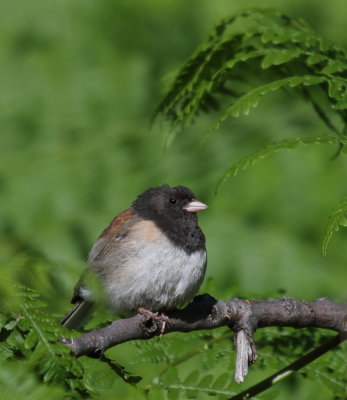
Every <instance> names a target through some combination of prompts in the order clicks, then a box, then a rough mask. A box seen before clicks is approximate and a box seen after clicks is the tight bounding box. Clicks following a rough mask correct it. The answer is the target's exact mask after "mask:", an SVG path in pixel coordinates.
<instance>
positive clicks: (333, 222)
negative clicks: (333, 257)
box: [322, 197, 347, 255]
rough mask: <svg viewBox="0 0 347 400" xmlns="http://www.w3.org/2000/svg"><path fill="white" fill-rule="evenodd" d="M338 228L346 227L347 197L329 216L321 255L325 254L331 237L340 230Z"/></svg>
mask: <svg viewBox="0 0 347 400" xmlns="http://www.w3.org/2000/svg"><path fill="white" fill-rule="evenodd" d="M340 226H347V197H343V198H342V199H341V201H340V203H339V204H338V206H337V207H336V208H335V210H334V211H333V212H332V213H331V214H330V215H329V219H328V225H327V227H326V230H325V235H324V239H323V244H322V253H323V255H326V254H327V248H328V244H329V242H330V240H331V237H332V235H333V233H334V232H337V231H338V230H339V229H340Z"/></svg>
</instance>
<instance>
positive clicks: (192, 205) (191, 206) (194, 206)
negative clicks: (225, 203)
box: [183, 199, 207, 212]
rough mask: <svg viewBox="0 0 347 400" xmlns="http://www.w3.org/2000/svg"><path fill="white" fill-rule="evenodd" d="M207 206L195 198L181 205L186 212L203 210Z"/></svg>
mask: <svg viewBox="0 0 347 400" xmlns="http://www.w3.org/2000/svg"><path fill="white" fill-rule="evenodd" d="M206 208H207V205H206V204H204V203H201V201H198V200H196V199H193V200H192V201H190V202H189V203H188V204H187V205H185V206H184V207H183V210H185V211H187V212H198V211H202V210H205V209H206Z"/></svg>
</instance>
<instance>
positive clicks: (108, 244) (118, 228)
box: [88, 208, 142, 264]
mask: <svg viewBox="0 0 347 400" xmlns="http://www.w3.org/2000/svg"><path fill="white" fill-rule="evenodd" d="M141 221H142V219H141V218H139V217H137V216H136V215H134V212H133V210H132V209H131V208H129V209H127V210H125V211H123V212H122V213H121V214H119V215H118V216H117V217H115V218H114V219H113V220H112V221H111V223H110V225H109V226H108V227H107V228H106V229H105V230H104V231H103V232H102V234H101V235H100V236H99V238H98V240H97V241H96V242H95V244H94V246H93V247H92V249H91V251H90V254H89V258H88V263H89V264H94V263H95V262H96V261H100V260H101V259H102V258H103V257H105V256H107V255H108V254H110V253H114V252H115V251H117V248H118V247H119V246H120V244H121V242H122V239H124V238H125V237H126V236H127V234H128V232H129V231H130V230H131V228H132V227H133V226H134V225H135V224H137V223H139V222H141Z"/></svg>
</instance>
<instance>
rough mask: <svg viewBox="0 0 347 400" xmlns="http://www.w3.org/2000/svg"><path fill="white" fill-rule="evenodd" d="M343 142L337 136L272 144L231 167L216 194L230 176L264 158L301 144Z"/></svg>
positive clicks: (219, 183)
mask: <svg viewBox="0 0 347 400" xmlns="http://www.w3.org/2000/svg"><path fill="white" fill-rule="evenodd" d="M341 142H343V143H347V140H346V139H342V138H338V137H335V136H322V137H313V138H294V139H286V140H282V141H280V142H276V143H272V144H270V145H268V146H265V147H264V148H262V149H260V150H258V151H256V152H255V153H253V154H250V155H248V156H246V157H243V158H241V159H240V160H239V161H237V162H235V163H234V164H233V165H232V166H231V167H229V168H228V169H227V170H226V171H225V173H224V174H223V176H222V177H221V179H220V180H219V182H218V184H217V187H216V193H217V192H218V191H219V189H220V187H221V185H222V184H223V183H224V182H226V181H227V180H228V179H229V178H230V176H232V175H237V173H238V172H239V171H240V170H245V169H247V168H249V167H251V166H253V165H254V164H255V163H256V162H258V161H260V160H262V159H263V158H265V157H267V156H269V155H270V154H272V153H275V152H277V151H279V150H292V149H294V148H295V147H297V146H298V145H300V144H321V143H341Z"/></svg>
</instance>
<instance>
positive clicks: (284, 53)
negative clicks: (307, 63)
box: [261, 49, 301, 69]
mask: <svg viewBox="0 0 347 400" xmlns="http://www.w3.org/2000/svg"><path fill="white" fill-rule="evenodd" d="M300 53H301V51H300V50H299V49H283V50H271V51H269V52H268V53H267V54H266V55H265V57H264V58H263V60H262V62H261V67H262V68H263V69H267V68H269V67H271V66H272V65H281V64H284V63H286V62H288V61H289V60H292V59H293V58H296V57H298V56H299V55H300Z"/></svg>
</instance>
